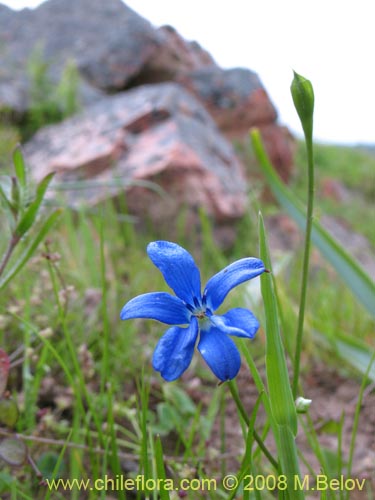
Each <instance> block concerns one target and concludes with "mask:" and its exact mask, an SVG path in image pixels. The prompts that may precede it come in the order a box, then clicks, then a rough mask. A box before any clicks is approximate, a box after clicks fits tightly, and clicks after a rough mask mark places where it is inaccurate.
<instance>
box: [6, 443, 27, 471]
mask: <svg viewBox="0 0 375 500" xmlns="http://www.w3.org/2000/svg"><path fill="white" fill-rule="evenodd" d="M27 455H28V453H27V446H26V445H25V443H24V442H23V441H21V440H20V439H17V438H5V439H3V440H2V441H1V442H0V458H2V459H3V460H5V462H7V463H8V464H9V465H15V466H17V465H23V464H24V463H25V462H26V460H27Z"/></svg>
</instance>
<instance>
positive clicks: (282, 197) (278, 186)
mask: <svg viewBox="0 0 375 500" xmlns="http://www.w3.org/2000/svg"><path fill="white" fill-rule="evenodd" d="M251 139H252V144H253V148H254V152H255V155H256V157H257V159H258V161H259V164H260V167H261V169H262V171H263V174H264V176H265V177H266V179H267V182H268V184H269V186H270V188H271V190H272V192H273V194H274V195H275V197H276V198H277V200H278V202H279V203H280V205H281V206H282V207H283V208H284V209H285V210H286V211H287V212H288V214H289V215H290V216H291V217H292V218H293V219H294V220H295V222H296V223H297V225H298V226H299V227H300V228H301V229H304V225H305V219H306V216H305V209H304V207H303V205H302V204H301V203H299V202H298V200H296V198H295V197H294V196H293V194H292V192H291V191H290V190H289V189H288V188H287V187H286V186H285V185H284V184H283V183H282V182H281V180H280V179H279V177H278V175H277V174H276V172H275V170H274V168H273V166H272V165H271V163H270V161H269V159H268V157H267V154H266V152H265V150H264V147H263V144H262V141H261V138H260V134H259V131H257V130H252V132H251ZM312 241H313V243H314V245H316V246H317V247H318V249H319V250H320V252H321V253H322V255H323V256H324V257H325V258H326V260H327V261H328V262H329V263H330V264H331V265H332V266H333V267H334V269H335V270H336V271H337V273H338V274H339V275H340V276H341V278H342V280H343V281H344V282H345V283H346V284H347V286H348V287H349V288H350V289H351V290H352V292H353V293H354V295H355V296H356V297H357V299H358V300H359V301H360V302H361V303H362V305H363V306H364V307H365V308H366V309H367V310H368V312H369V313H370V314H372V315H375V284H374V282H373V281H372V280H371V279H370V277H369V276H368V275H367V274H366V272H365V271H364V270H363V269H362V268H361V266H360V265H359V264H358V262H357V261H356V260H354V259H353V258H352V257H351V256H350V255H349V254H348V253H347V252H346V251H345V249H344V248H343V247H342V246H341V245H340V244H339V243H338V242H337V241H336V240H335V239H334V238H333V237H332V236H331V235H330V234H329V233H328V231H326V230H325V229H324V228H323V227H322V226H321V225H320V224H319V223H318V222H317V221H314V222H313V229H312Z"/></svg>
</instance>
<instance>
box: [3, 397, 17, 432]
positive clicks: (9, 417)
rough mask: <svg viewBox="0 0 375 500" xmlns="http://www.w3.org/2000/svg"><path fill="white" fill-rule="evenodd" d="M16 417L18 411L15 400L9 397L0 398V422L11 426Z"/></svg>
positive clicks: (14, 423) (15, 421) (14, 422)
mask: <svg viewBox="0 0 375 500" xmlns="http://www.w3.org/2000/svg"><path fill="white" fill-rule="evenodd" d="M18 417H19V411H18V407H17V404H16V402H15V401H14V400H13V399H10V398H0V424H3V425H6V426H7V427H10V428H13V427H14V426H15V425H16V423H17V420H18Z"/></svg>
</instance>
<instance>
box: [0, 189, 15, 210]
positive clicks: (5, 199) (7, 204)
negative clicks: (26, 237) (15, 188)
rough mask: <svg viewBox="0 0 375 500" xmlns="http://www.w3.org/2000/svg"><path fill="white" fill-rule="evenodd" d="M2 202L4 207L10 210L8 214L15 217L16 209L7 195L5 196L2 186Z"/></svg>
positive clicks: (0, 195) (0, 199) (0, 193)
mask: <svg viewBox="0 0 375 500" xmlns="http://www.w3.org/2000/svg"><path fill="white" fill-rule="evenodd" d="M1 201H2V203H3V205H4V207H5V208H6V209H7V210H8V212H10V213H11V214H13V216H14V215H15V213H16V209H15V207H14V205H13V203H12V202H11V201H10V200H9V199H8V197H7V195H6V194H5V191H4V189H3V187H2V186H1V185H0V202H1Z"/></svg>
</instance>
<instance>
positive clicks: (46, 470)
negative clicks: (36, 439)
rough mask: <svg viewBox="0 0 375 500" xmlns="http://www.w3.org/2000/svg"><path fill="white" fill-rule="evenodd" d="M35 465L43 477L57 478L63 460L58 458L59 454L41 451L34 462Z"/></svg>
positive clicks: (62, 468) (60, 473) (62, 470)
mask: <svg viewBox="0 0 375 500" xmlns="http://www.w3.org/2000/svg"><path fill="white" fill-rule="evenodd" d="M36 466H37V467H38V469H39V471H40V472H41V474H42V477H43V479H52V478H54V479H55V478H59V477H61V475H62V474H63V472H64V468H65V464H64V461H63V460H61V459H60V456H59V455H57V453H53V452H51V451H47V452H46V453H43V454H42V455H41V456H40V457H39V459H38V461H37V462H36Z"/></svg>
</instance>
